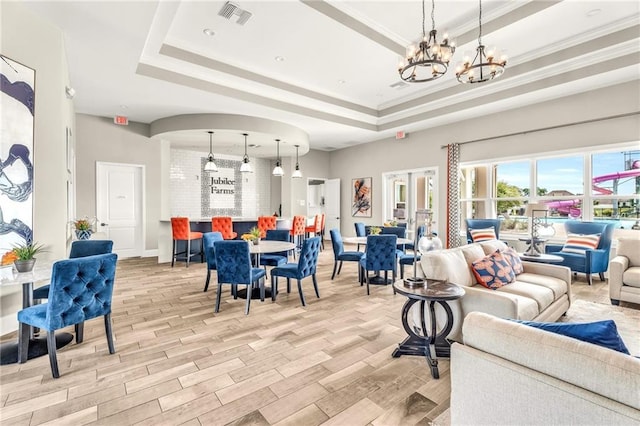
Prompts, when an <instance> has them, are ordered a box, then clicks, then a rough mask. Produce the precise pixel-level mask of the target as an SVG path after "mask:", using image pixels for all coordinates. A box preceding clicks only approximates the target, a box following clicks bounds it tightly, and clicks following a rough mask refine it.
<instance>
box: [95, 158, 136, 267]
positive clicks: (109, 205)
mask: <svg viewBox="0 0 640 426" xmlns="http://www.w3.org/2000/svg"><path fill="white" fill-rule="evenodd" d="M143 176H144V166H140V165H132V164H116V163H101V162H98V163H97V164H96V203H97V206H96V213H97V218H98V232H103V233H104V234H105V235H106V238H108V239H110V240H112V241H113V251H114V253H118V256H119V257H120V258H124V257H135V256H142V248H143V238H144V220H143V208H142V205H143V203H142V200H143V199H144V189H143V184H142V180H143Z"/></svg>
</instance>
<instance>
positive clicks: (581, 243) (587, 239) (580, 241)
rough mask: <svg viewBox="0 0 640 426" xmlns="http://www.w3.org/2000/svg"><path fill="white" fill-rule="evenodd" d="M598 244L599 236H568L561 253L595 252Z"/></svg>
mask: <svg viewBox="0 0 640 426" xmlns="http://www.w3.org/2000/svg"><path fill="white" fill-rule="evenodd" d="M599 242H600V234H590V235H586V234H568V235H567V241H566V242H565V243H564V247H562V250H561V251H562V252H563V253H577V254H585V252H586V251H587V250H595V249H596V248H598V243H599Z"/></svg>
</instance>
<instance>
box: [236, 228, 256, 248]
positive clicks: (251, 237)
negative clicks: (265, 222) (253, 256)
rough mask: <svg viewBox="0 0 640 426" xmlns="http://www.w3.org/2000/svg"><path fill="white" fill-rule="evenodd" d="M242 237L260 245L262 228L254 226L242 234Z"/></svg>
mask: <svg viewBox="0 0 640 426" xmlns="http://www.w3.org/2000/svg"><path fill="white" fill-rule="evenodd" d="M240 238H242V239H243V240H245V241H246V242H248V243H249V242H252V243H253V244H255V245H258V244H259V243H260V229H259V228H257V227H255V226H254V227H253V228H251V229H250V230H249V232H247V233H246V234H242V235H241V236H240Z"/></svg>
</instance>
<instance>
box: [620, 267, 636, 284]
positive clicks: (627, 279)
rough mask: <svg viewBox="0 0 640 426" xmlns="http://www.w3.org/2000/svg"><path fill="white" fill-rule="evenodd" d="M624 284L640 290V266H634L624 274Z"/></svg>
mask: <svg viewBox="0 0 640 426" xmlns="http://www.w3.org/2000/svg"><path fill="white" fill-rule="evenodd" d="M622 283H623V284H624V285H628V286H631V287H638V288H640V266H632V267H631V268H629V269H627V270H626V271H624V272H623V273H622Z"/></svg>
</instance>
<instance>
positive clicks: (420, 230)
mask: <svg viewBox="0 0 640 426" xmlns="http://www.w3.org/2000/svg"><path fill="white" fill-rule="evenodd" d="M426 231H427V226H426V225H420V226H418V228H417V229H416V234H417V235H416V236H415V239H414V242H411V243H409V244H405V248H407V249H409V250H413V251H416V243H415V241H420V238H422V237H424V233H425V232H426Z"/></svg>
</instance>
